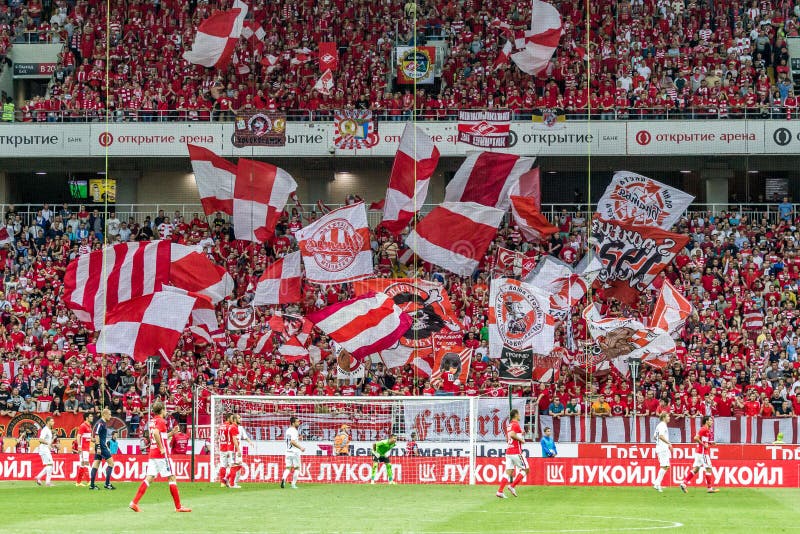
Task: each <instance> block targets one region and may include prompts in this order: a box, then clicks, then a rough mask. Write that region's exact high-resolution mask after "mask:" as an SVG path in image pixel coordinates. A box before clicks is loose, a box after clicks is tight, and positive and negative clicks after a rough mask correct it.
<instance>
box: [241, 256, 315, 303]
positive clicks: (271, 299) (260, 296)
mask: <svg viewBox="0 0 800 534" xmlns="http://www.w3.org/2000/svg"><path fill="white" fill-rule="evenodd" d="M302 286H303V272H302V269H301V267H300V251H297V252H292V253H291V254H287V255H286V256H284V257H283V258H281V259H279V260H278V261H276V262H275V263H273V264H272V265H269V266H267V268H266V269H264V274H262V275H261V277H260V278H259V279H258V284H257V285H256V295H255V298H254V299H253V304H255V305H256V306H264V305H266V304H291V303H292V302H300V301H301V300H303V295H302Z"/></svg>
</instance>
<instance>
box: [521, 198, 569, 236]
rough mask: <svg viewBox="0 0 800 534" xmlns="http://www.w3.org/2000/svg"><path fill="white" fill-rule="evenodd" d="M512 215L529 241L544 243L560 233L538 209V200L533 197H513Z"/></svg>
mask: <svg viewBox="0 0 800 534" xmlns="http://www.w3.org/2000/svg"><path fill="white" fill-rule="evenodd" d="M510 198H511V213H512V214H513V215H514V222H515V223H516V224H517V226H519V231H520V232H522V235H523V236H525V239H527V240H529V241H543V240H545V239H547V238H549V237H550V236H551V235H553V234H555V233H556V232H558V227H556V226H553V225H552V224H550V221H548V220H547V217H545V216H544V215H542V214H541V213H539V210H538V209H536V200H535V199H533V198H531V197H519V196H516V195H511V197H510Z"/></svg>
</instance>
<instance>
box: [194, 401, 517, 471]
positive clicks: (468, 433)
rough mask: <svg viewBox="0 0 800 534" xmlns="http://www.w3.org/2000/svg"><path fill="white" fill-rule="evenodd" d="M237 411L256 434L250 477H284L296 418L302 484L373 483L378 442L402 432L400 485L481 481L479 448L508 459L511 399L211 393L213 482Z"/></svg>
mask: <svg viewBox="0 0 800 534" xmlns="http://www.w3.org/2000/svg"><path fill="white" fill-rule="evenodd" d="M514 407H515V408H518V409H520V411H521V413H522V414H524V413H525V410H524V408H525V400H524V399H519V400H515V401H514ZM231 413H233V414H237V415H239V417H240V418H241V425H240V428H242V429H243V430H244V433H245V434H246V436H247V437H248V438H249V441H248V440H244V441H243V449H244V461H243V469H242V480H244V481H248V482H259V481H262V482H277V481H279V480H280V477H281V474H282V472H283V469H284V454H285V451H286V445H285V443H284V435H285V432H286V429H287V427H288V426H289V419H290V417H292V416H296V417H298V418H299V419H300V426H299V428H298V430H299V433H300V439H301V443H302V445H303V447H304V448H305V451H304V452H303V453H302V454H301V459H302V467H301V469H300V474H299V478H298V480H299V481H301V482H306V483H308V482H313V483H342V482H349V483H369V482H370V480H371V479H372V477H373V475H372V463H373V462H372V455H371V452H372V447H373V444H374V443H376V442H378V441H381V440H384V439H387V438H389V437H390V436H391V435H392V434H394V435H396V436H397V444H396V446H395V447H394V448H393V449H392V450H391V451H390V452H389V454H388V455H387V458H388V459H389V461H390V463H391V467H392V471H393V477H394V481H395V482H397V483H401V484H403V483H405V484H430V483H450V484H453V483H456V484H473V483H475V482H476V480H475V477H476V457H477V455H478V454H479V453H482V452H483V451H485V450H487V447H494V451H495V452H500V454H499V455H495V454H494V453H491V454H489V456H492V458H489V460H491V462H492V465H493V466H492V469H494V470H495V471H496V470H497V467H495V466H494V464H497V465H498V466H499V465H500V462H501V461H502V452H501V451H502V450H504V448H505V425H506V423H507V420H508V413H509V400H508V399H477V398H470V397H260V396H226V395H215V396H212V397H211V447H210V449H211V465H210V467H211V476H212V480H214V479H216V477H217V475H218V472H219V467H220V464H219V461H220V455H219V446H220V435H221V430H222V428H223V420H224V418H225V416H226V415H227V414H231ZM523 423H524V422H523ZM345 435H346V437H345ZM498 456H500V457H499V458H498ZM477 467H478V468H480V466H477ZM478 471H479V469H478ZM478 474H479V476H480V473H478ZM387 480H388V477H387V468H386V465H385V464H383V463H380V464H379V465H378V468H377V471H376V473H375V481H376V483H385V482H387ZM479 482H480V480H479Z"/></svg>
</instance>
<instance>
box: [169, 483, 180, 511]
mask: <svg viewBox="0 0 800 534" xmlns="http://www.w3.org/2000/svg"><path fill="white" fill-rule="evenodd" d="M169 492H170V493H171V494H172V502H174V503H175V509H176V510H177V509H178V508H180V507H181V496H180V494H179V493H178V484H177V483H176V482H174V481H173V482H170V483H169Z"/></svg>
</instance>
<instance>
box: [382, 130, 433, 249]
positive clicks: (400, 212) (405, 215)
mask: <svg viewBox="0 0 800 534" xmlns="http://www.w3.org/2000/svg"><path fill="white" fill-rule="evenodd" d="M438 163H439V149H438V148H436V145H434V144H433V140H432V139H431V138H430V136H428V135H427V134H426V133H425V132H423V131H422V130H421V129H420V128H417V127H416V126H414V125H413V124H412V123H410V122H407V123H406V126H405V128H404V129H403V136H402V137H401V138H400V146H399V147H398V148H397V153H396V154H395V156H394V164H393V165H392V174H391V176H390V177H389V187H388V189H387V190H386V200H385V202H384V204H383V221H382V222H381V225H382V226H383V227H385V228H386V229H387V230H389V231H390V232H392V233H395V234H397V233H400V232H402V231H403V229H404V228H405V227H406V226H408V223H409V222H411V218H412V217H413V216H414V214H415V213H416V212H417V211H418V210H419V209H420V208H421V207H422V205H423V204H424V203H425V199H426V198H427V196H428V184H429V183H430V178H431V176H432V175H433V172H434V171H435V170H436V165H437V164H438Z"/></svg>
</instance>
